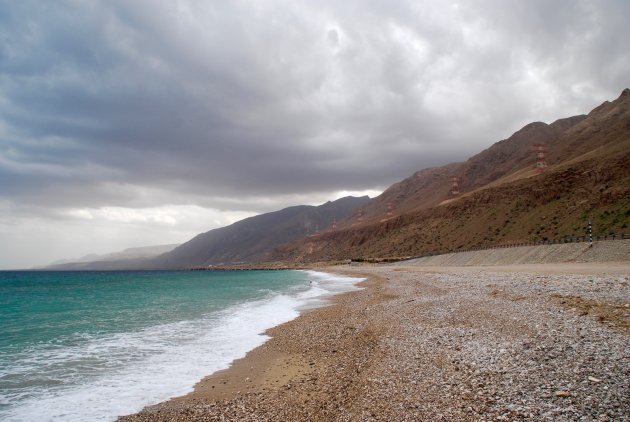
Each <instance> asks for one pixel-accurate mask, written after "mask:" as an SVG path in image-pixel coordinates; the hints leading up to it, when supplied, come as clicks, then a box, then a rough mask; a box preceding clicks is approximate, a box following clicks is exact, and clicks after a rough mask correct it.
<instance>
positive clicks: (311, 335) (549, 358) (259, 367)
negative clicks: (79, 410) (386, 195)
mask: <svg viewBox="0 0 630 422" xmlns="http://www.w3.org/2000/svg"><path fill="white" fill-rule="evenodd" d="M327 271H329V272H334V273H340V274H348V275H353V276H361V277H365V278H366V281H364V282H363V283H361V285H360V286H361V287H363V289H362V290H360V291H355V292H349V293H345V294H342V295H339V296H336V297H335V298H334V299H333V300H332V303H331V305H330V306H327V307H324V308H318V309H314V310H310V311H307V312H305V313H304V314H302V315H301V316H300V317H298V318H297V319H295V320H293V321H290V322H288V323H285V324H283V325H281V326H278V327H275V328H273V329H271V330H269V331H268V332H267V334H269V335H270V336H271V337H272V338H271V339H270V340H269V341H268V342H267V343H265V344H264V345H262V346H260V347H258V348H256V349H254V350H252V351H251V352H250V353H249V354H248V355H247V356H246V357H245V358H244V359H240V360H237V361H235V362H234V363H233V365H232V366H231V367H230V368H229V369H227V370H225V371H221V372H218V373H215V374H213V375H211V376H209V377H207V378H205V379H204V380H202V381H200V382H199V384H198V385H197V386H196V388H195V391H194V392H193V393H191V394H189V395H187V396H184V397H178V398H174V399H172V400H170V401H168V402H165V403H161V404H158V405H155V406H151V407H148V408H146V409H145V410H143V411H142V412H140V413H138V414H135V415H130V416H125V417H121V418H120V419H119V420H121V421H156V420H157V421H223V420H234V421H280V420H283V421H302V420H304V421H307V420H308V421H406V420H407V421H412V420H413V421H462V420H475V421H476V420H479V421H484V420H536V421H538V420H549V421H552V420H553V421H574V420H583V421H595V420H597V421H613V420H614V421H623V420H628V419H630V381H629V380H630V265H629V264H628V263H619V264H597V263H584V264H544V265H529V266H526V265H523V266H518V265H516V266H509V267H508V266H493V267H435V268H434V267H421V266H408V265H407V266H405V265H374V266H369V265H366V266H337V267H333V268H329V269H327Z"/></svg>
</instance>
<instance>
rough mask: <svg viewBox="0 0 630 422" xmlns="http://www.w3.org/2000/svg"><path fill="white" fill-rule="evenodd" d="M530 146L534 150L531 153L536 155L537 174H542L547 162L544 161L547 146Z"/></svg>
mask: <svg viewBox="0 0 630 422" xmlns="http://www.w3.org/2000/svg"><path fill="white" fill-rule="evenodd" d="M532 146H533V147H534V148H535V149H534V150H533V151H532V152H533V153H535V154H536V170H537V171H538V173H542V172H544V171H545V169H546V168H547V161H546V160H545V153H546V152H547V146H546V145H545V144H533V145H532Z"/></svg>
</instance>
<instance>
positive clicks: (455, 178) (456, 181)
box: [451, 176, 462, 196]
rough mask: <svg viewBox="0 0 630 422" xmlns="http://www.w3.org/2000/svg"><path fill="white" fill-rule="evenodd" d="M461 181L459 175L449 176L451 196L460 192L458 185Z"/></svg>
mask: <svg viewBox="0 0 630 422" xmlns="http://www.w3.org/2000/svg"><path fill="white" fill-rule="evenodd" d="M461 182H462V178H461V177H459V176H453V177H451V196H458V195H459V194H460V193H461V192H460V191H459V185H460V183H461Z"/></svg>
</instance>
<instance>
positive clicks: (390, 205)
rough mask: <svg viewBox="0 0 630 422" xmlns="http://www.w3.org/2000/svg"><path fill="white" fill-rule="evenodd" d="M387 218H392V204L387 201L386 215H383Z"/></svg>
mask: <svg viewBox="0 0 630 422" xmlns="http://www.w3.org/2000/svg"><path fill="white" fill-rule="evenodd" d="M385 215H386V216H387V218H392V217H393V216H394V203H393V202H391V201H389V202H388V203H387V213H386V214H385Z"/></svg>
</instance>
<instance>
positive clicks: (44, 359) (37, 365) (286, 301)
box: [0, 271, 362, 421]
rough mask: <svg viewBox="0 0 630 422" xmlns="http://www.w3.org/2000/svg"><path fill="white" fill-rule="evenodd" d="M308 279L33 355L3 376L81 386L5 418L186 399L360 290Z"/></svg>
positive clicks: (46, 392) (78, 414)
mask: <svg viewBox="0 0 630 422" xmlns="http://www.w3.org/2000/svg"><path fill="white" fill-rule="evenodd" d="M303 274H304V276H305V277H306V279H307V280H308V283H309V284H308V285H307V286H304V285H302V286H296V287H294V288H290V289H289V290H288V291H286V292H283V293H280V294H278V293H275V294H272V293H270V294H269V295H267V297H264V298H263V299H258V300H252V301H249V302H245V303H241V304H239V305H236V306H231V307H229V308H227V309H224V310H221V311H219V312H214V313H211V314H209V315H206V316H204V317H203V318H199V319H195V320H183V321H177V322H174V323H168V324H161V325H156V326H153V327H150V328H146V329H144V330H139V331H136V332H126V333H117V334H115V335H109V336H104V337H97V338H93V339H89V340H88V341H87V342H85V341H83V342H78V343H77V345H76V346H68V345H66V346H65V347H60V348H59V349H55V348H52V349H51V348H46V349H44V350H42V351H39V352H38V351H37V350H35V351H33V353H32V354H31V355H30V357H29V359H27V360H23V361H22V362H21V364H20V365H19V366H17V367H15V368H12V371H13V373H11V374H3V375H5V376H7V375H8V376H13V377H20V376H22V377H27V376H28V374H34V373H37V372H40V373H41V372H45V373H47V374H49V375H48V376H50V377H51V380H52V379H54V378H55V376H51V375H50V374H56V376H65V377H74V378H76V380H73V381H74V382H72V383H70V386H69V387H67V388H61V389H60V388H49V389H47V388H39V389H36V390H32V389H31V390H29V389H26V390H24V391H22V392H21V393H20V394H19V396H16V397H11V398H7V397H5V398H4V400H7V399H11V401H13V400H17V401H18V402H19V403H20V404H19V405H18V406H10V405H9V406H8V408H5V410H6V412H3V413H4V414H3V415H0V416H2V418H3V419H4V420H10V421H33V420H38V421H61V420H63V421H110V420H115V419H116V417H117V416H120V415H125V414H130V413H134V412H137V411H139V410H141V409H142V408H143V407H145V406H147V405H151V404H155V403H158V402H161V401H164V400H167V399H169V398H171V397H174V396H179V395H183V394H186V393H189V392H191V391H192V389H193V386H194V385H195V384H196V383H197V382H198V381H199V380H200V379H201V378H203V377H204V376H206V375H209V374H211V373H214V372H216V371H218V370H221V369H225V368H227V367H229V365H230V363H231V362H232V361H233V360H235V359H239V358H241V357H244V356H245V354H246V353H247V352H248V351H250V350H252V349H254V348H255V347H257V346H260V345H261V344H263V343H264V342H265V341H266V340H268V339H269V337H268V336H266V335H265V334H264V332H265V331H266V330H267V329H269V328H271V327H274V326H276V325H279V324H282V323H284V322H287V321H290V320H292V319H294V318H295V317H297V316H298V315H299V312H300V310H303V309H307V308H313V307H317V306H322V305H325V304H326V298H328V297H330V296H331V295H334V294H337V293H340V292H344V291H349V290H355V289H358V287H356V283H357V282H359V281H361V280H362V279H358V278H351V277H344V276H336V275H332V274H327V273H321V272H315V271H304V272H303ZM38 353H39V354H38ZM51 368H52V370H51ZM44 369H45V370H44ZM44 385H45V383H44ZM5 404H8V403H5Z"/></svg>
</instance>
